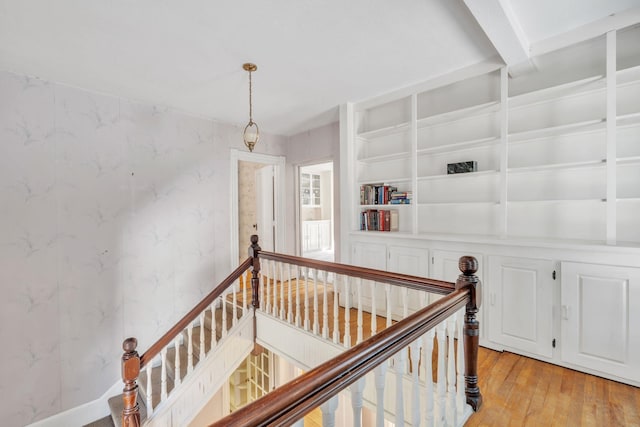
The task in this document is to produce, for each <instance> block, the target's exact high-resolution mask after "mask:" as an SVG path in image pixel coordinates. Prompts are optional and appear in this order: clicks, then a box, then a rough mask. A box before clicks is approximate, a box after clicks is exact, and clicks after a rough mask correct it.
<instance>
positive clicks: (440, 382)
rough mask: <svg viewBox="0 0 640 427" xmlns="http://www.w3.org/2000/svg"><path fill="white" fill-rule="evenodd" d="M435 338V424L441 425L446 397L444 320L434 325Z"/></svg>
mask: <svg viewBox="0 0 640 427" xmlns="http://www.w3.org/2000/svg"><path fill="white" fill-rule="evenodd" d="M436 338H437V340H438V365H437V366H436V369H437V372H438V376H437V382H436V389H437V394H438V408H437V409H438V416H437V417H436V424H437V425H443V424H444V421H445V418H444V414H445V409H446V397H447V377H446V372H447V365H446V362H445V352H446V351H447V348H446V341H447V340H446V327H445V322H441V323H440V324H439V325H438V326H436Z"/></svg>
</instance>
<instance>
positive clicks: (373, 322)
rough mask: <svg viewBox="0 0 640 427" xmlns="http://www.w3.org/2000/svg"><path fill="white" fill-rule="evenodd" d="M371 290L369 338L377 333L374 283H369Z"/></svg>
mask: <svg viewBox="0 0 640 427" xmlns="http://www.w3.org/2000/svg"><path fill="white" fill-rule="evenodd" d="M369 287H370V289H371V336H374V335H375V334H376V332H378V317H377V316H376V282H374V281H369Z"/></svg>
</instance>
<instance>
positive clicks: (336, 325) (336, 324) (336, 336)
mask: <svg viewBox="0 0 640 427" xmlns="http://www.w3.org/2000/svg"><path fill="white" fill-rule="evenodd" d="M338 283H339V279H338V275H337V274H336V275H334V276H333V285H332V287H333V342H334V343H336V344H338V343H340V319H339V317H338V315H339V313H340V311H339V310H340V308H339V306H338V297H339V292H338Z"/></svg>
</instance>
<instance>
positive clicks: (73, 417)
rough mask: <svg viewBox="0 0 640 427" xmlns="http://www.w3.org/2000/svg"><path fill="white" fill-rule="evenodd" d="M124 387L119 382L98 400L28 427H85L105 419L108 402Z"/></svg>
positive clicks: (107, 413)
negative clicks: (84, 426)
mask: <svg viewBox="0 0 640 427" xmlns="http://www.w3.org/2000/svg"><path fill="white" fill-rule="evenodd" d="M123 387H124V385H123V384H122V381H118V382H116V383H115V384H114V385H112V386H111V387H110V388H109V390H107V391H106V392H105V393H104V394H103V395H102V396H100V397H99V398H97V399H96V400H93V401H91V402H87V403H84V404H82V405H80V406H76V407H75V408H71V409H67V410H66V411H63V412H60V413H58V414H55V415H53V416H51V417H48V418H45V419H44V420H40V421H36V422H35V423H33V424H29V425H27V426H26V427H69V426H83V425H85V424H89V423H90V422H92V421H96V420H98V419H100V418H104V417H106V416H107V415H109V404H108V402H107V401H108V400H109V398H110V397H112V396H116V395H118V394H121V393H122V388H123Z"/></svg>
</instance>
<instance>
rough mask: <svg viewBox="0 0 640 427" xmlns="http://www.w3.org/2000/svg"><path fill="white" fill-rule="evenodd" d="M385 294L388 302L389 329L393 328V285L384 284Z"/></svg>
mask: <svg viewBox="0 0 640 427" xmlns="http://www.w3.org/2000/svg"><path fill="white" fill-rule="evenodd" d="M384 294H385V299H386V300H387V323H386V325H387V328H388V327H389V326H391V320H392V319H391V285H390V284H388V283H385V284H384Z"/></svg>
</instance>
